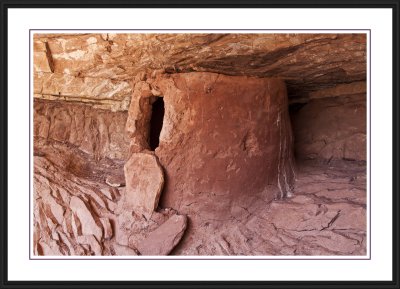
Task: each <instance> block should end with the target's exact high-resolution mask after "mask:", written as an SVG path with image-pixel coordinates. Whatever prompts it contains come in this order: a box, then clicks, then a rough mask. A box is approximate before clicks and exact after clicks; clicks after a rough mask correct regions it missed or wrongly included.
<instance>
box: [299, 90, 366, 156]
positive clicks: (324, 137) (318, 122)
mask: <svg viewBox="0 0 400 289" xmlns="http://www.w3.org/2000/svg"><path fill="white" fill-rule="evenodd" d="M292 119H293V127H294V135H295V148H296V154H297V156H298V157H299V158H303V159H318V158H319V159H321V158H322V159H327V160H330V159H346V160H363V161H365V160H367V143H366V142H367V129H366V126H367V115H366V96H365V94H350V95H342V96H339V97H330V98H324V99H315V100H311V101H310V102H309V103H308V104H306V105H305V106H304V107H302V108H301V109H300V110H299V111H298V112H297V113H295V114H294V115H293V116H292Z"/></svg>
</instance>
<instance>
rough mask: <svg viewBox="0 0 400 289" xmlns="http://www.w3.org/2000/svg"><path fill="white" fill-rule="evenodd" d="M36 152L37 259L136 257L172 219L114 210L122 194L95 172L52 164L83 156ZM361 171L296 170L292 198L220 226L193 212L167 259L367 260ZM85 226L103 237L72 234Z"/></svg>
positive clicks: (109, 168) (57, 149)
mask: <svg viewBox="0 0 400 289" xmlns="http://www.w3.org/2000/svg"><path fill="white" fill-rule="evenodd" d="M36 152H37V154H39V155H37V156H36V157H35V163H34V166H35V167H34V172H35V174H34V188H35V190H34V199H35V201H34V240H33V241H34V251H35V254H38V255H121V256H129V255H138V254H140V253H139V250H137V248H138V247H139V248H140V246H144V245H143V244H145V241H144V240H146V239H147V240H149V239H150V240H152V237H151V235H153V236H154V235H158V233H157V230H164V229H160V228H161V226H162V224H164V223H165V222H166V221H167V220H168V219H170V218H171V217H172V216H174V215H175V214H176V212H174V210H169V209H165V210H164V209H163V210H160V211H159V212H155V213H153V215H152V217H151V219H150V220H145V219H144V218H143V217H141V216H138V215H135V214H133V213H131V212H127V211H126V210H123V209H122V208H121V206H120V205H119V204H118V200H119V199H120V197H119V196H120V194H123V192H124V189H125V188H114V187H110V186H108V185H107V184H105V182H102V181H101V178H99V175H98V174H96V173H93V175H91V174H85V175H76V174H75V171H74V172H70V171H67V170H66V169H65V167H62V166H60V165H59V164H60V163H61V164H62V162H57V163H54V162H52V161H51V160H54V159H58V160H61V161H62V160H63V159H64V158H65V157H64V156H67V157H66V158H68V153H69V154H70V155H80V153H79V152H77V151H76V149H74V148H70V149H68V148H65V145H63V144H58V143H47V144H46V145H44V144H41V145H40V150H38V149H37V150H36ZM84 157H85V159H86V160H87V165H88V166H93V167H96V168H97V170H99V171H102V172H104V174H105V175H111V174H112V172H115V171H116V170H117V168H119V170H121V171H122V164H117V163H114V162H113V163H110V162H109V163H105V162H102V163H96V161H95V160H94V159H93V158H91V157H90V156H89V155H85V156H84ZM365 169H366V168H365V164H363V163H362V162H361V163H360V162H349V161H334V160H332V161H331V163H330V164H327V163H322V162H318V161H313V162H311V161H307V162H304V163H300V164H299V165H298V173H297V180H296V185H295V188H294V197H292V198H289V199H285V200H281V201H274V202H272V203H267V202H264V201H262V200H259V201H258V202H254V203H253V204H252V206H250V207H247V208H246V207H242V208H241V207H238V208H237V210H235V211H233V212H232V214H227V215H225V216H224V218H223V219H215V218H203V219H201V217H202V216H201V215H202V212H201V211H199V212H196V214H198V215H200V216H195V217H194V219H198V220H200V219H201V220H202V221H201V222H200V223H199V226H193V224H192V222H191V221H190V218H189V221H188V228H187V229H186V232H185V234H184V236H183V239H182V240H181V241H180V242H179V243H178V245H177V247H176V248H175V249H173V251H172V252H170V254H173V255H249V256H250V255H266V256H268V255H364V254H365V253H366V190H365V188H366V174H365ZM88 172H90V169H89V170H88ZM107 190H111V193H109V192H108V191H107ZM103 192H105V193H103ZM73 198H79V199H80V200H82V202H83V203H84V205H85V207H84V210H85V211H86V210H88V211H86V212H87V215H86V216H85V218H88V219H85V220H82V221H81V219H80V217H81V218H82V216H79V215H74V213H73V212H72V210H71V207H70V205H69V204H70V200H71V199H73ZM88 220H90V221H91V222H92V224H95V225H94V227H95V228H96V227H97V226H100V228H102V232H104V233H103V236H102V237H100V239H97V238H96V237H95V236H94V235H93V233H92V232H91V231H90V232H88V233H87V234H83V232H82V231H80V232H82V233H76V231H75V229H74V224H76V223H78V224H82V223H83V222H84V221H88ZM107 220H108V221H107ZM108 222H110V224H111V230H112V234H111V232H110V231H109V230H110V226H109V224H108ZM166 226H167V224H166ZM78 227H79V225H78ZM80 227H81V228H82V226H81V225H80ZM167 227H169V225H168V226H167ZM177 231H179V230H177ZM78 232H79V230H78ZM94 232H96V230H94ZM152 232H153V233H152ZM110 235H111V238H109V236H110ZM162 235H163V234H162ZM166 235H169V233H168V234H166ZM164 236H165V235H164ZM172 236H175V235H174V234H172ZM173 239H174V238H171V239H169V240H173ZM153 240H154V239H153ZM166 240H168V238H166ZM160 242H161V244H162V240H161V237H157V238H155V242H154V243H153V242H150V243H148V244H147V245H146V246H148V247H150V248H154V247H156V248H164V247H163V246H162V245H161V246H160V247H157V244H160ZM167 243H168V244H171V243H169V242H167ZM141 244H142V245H141ZM172 244H175V242H172ZM167 247H168V248H170V246H167ZM142 250H143V249H142ZM166 251H168V250H166ZM166 251H163V252H166Z"/></svg>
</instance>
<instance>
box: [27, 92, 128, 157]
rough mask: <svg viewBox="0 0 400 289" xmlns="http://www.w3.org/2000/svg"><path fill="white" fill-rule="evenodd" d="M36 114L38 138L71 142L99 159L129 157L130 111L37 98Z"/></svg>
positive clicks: (35, 121) (35, 134) (36, 136)
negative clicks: (128, 121) (117, 110)
mask: <svg viewBox="0 0 400 289" xmlns="http://www.w3.org/2000/svg"><path fill="white" fill-rule="evenodd" d="M33 114H34V116H33V117H34V130H33V134H34V137H35V139H48V140H54V141H58V142H63V143H68V144H71V145H74V146H76V147H78V148H79V149H80V150H82V151H83V152H86V153H88V154H91V155H93V156H96V157H97V158H103V157H108V158H111V159H125V158H127V156H128V150H129V138H128V137H127V136H126V134H125V131H124V123H125V122H126V118H127V114H126V113H123V112H111V111H109V110H103V109H94V108H93V107H91V106H89V105H85V104H82V103H78V104H73V103H65V102H59V101H45V100H38V99H36V100H35V101H34V112H33Z"/></svg>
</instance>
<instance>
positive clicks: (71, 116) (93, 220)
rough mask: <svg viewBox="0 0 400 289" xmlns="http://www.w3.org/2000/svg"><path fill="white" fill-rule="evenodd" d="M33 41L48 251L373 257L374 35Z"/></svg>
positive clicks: (38, 236)
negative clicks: (370, 106)
mask: <svg viewBox="0 0 400 289" xmlns="http://www.w3.org/2000/svg"><path fill="white" fill-rule="evenodd" d="M33 42H34V43H33V46H34V54H33V58H34V59H33V64H34V65H33V66H34V67H33V70H34V71H33V80H34V81H33V86H34V97H35V101H34V112H33V115H34V124H33V130H34V173H33V186H34V192H33V196H32V200H33V206H34V212H33V225H34V233H33V250H34V254H36V255H86V256H91V255H107V256H113V255H118V256H122V255H123V256H129V255H130V256H136V255H140V254H144V255H154V254H155V255H157V254H159V255H165V254H172V255H267V256H268V255H365V254H366V236H367V234H366V231H367V228H366V223H367V222H366V217H367V216H366V206H367V204H366V167H365V160H366V142H367V132H366V94H367V89H366V88H367V87H366V82H365V80H366V73H365V72H366V36H365V35H364V34H111V33H108V34H35V36H34V41H33ZM161 98H162V100H163V104H164V108H165V109H164V114H163V115H160V114H159V113H160V111H156V110H155V109H154V108H153V104H154V103H157V105H159V104H160V99H161ZM157 100H158V101H157ZM156 101H157V102H156ZM288 107H289V109H288ZM288 110H290V114H291V115H290V116H291V122H290V120H289V113H288ZM161 120H162V124H161V123H160V121H161ZM157 121H158V122H157ZM155 127H159V128H161V127H162V130H161V134H160V136H159V139H157V137H158V135H157V134H158V132H157V131H156V129H155ZM292 129H293V132H292ZM293 138H294V141H293ZM293 142H294V146H293ZM157 143H158V144H159V146H158V147H157V148H156V149H155V151H154V152H153V151H151V149H152V148H154V146H157ZM293 147H294V150H295V153H296V155H297V164H296V170H294V168H295V166H294V158H293ZM309 159H313V160H312V161H310V160H309ZM305 160H307V161H305ZM124 168H125V170H124ZM294 171H296V178H295V175H294ZM282 197H286V198H283V199H282ZM175 221H176V222H175Z"/></svg>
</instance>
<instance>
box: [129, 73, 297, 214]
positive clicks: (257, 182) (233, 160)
mask: <svg viewBox="0 0 400 289" xmlns="http://www.w3.org/2000/svg"><path fill="white" fill-rule="evenodd" d="M153 92H155V93H153ZM154 94H156V95H162V96H163V99H164V103H165V116H164V121H163V128H162V130H161V134H160V145H159V147H158V148H156V150H155V155H156V156H157V157H158V159H159V161H160V164H161V166H162V167H163V169H164V172H165V175H166V179H167V181H166V185H165V188H164V191H163V194H162V199H161V206H163V207H172V208H174V209H176V210H178V211H179V212H181V213H184V214H188V215H189V217H191V214H192V212H193V211H202V212H203V214H204V216H211V217H214V218H221V217H222V216H224V215H225V214H227V213H230V212H231V211H232V210H235V208H236V207H237V206H239V205H242V206H248V205H250V204H251V203H252V202H255V201H256V200H257V199H262V200H264V201H266V202H269V201H271V200H273V199H279V198H283V197H285V196H287V195H290V194H291V189H292V186H293V182H294V163H293V161H294V160H293V153H292V151H293V142H292V132H291V128H290V122H289V114H288V105H287V95H286V88H285V85H284V83H283V82H282V81H281V80H279V79H266V78H263V79H261V78H251V77H250V78H249V77H239V76H237V77H230V76H224V75H220V74H215V73H186V74H177V75H172V76H171V77H161V76H160V77H157V78H156V79H153V80H151V79H148V80H147V82H145V81H139V82H138V83H136V84H135V93H134V94H133V97H132V101H131V105H130V109H129V112H128V113H129V117H128V120H127V131H128V133H129V134H130V135H131V137H132V141H131V145H132V148H131V150H133V151H135V150H136V151H143V150H146V149H148V148H149V144H148V131H149V125H150V124H149V122H150V119H151V103H152V101H154ZM135 155H136V154H133V156H135ZM144 156H146V154H144ZM144 161H145V160H144V159H143V162H144ZM139 162H140V160H138V158H137V157H135V161H133V162H131V161H130V160H129V161H128V163H127V166H129V167H132V166H135V165H134V164H135V163H139ZM131 163H132V164H131ZM138 171H141V170H140V169H138ZM127 172H128V171H126V174H125V176H126V178H127V180H128V179H131V176H130V175H128V174H127ZM135 178H136V179H139V178H145V179H146V177H145V176H141V177H139V176H135ZM157 179H158V178H157ZM154 181H155V183H156V184H158V181H157V180H154ZM146 182H147V183H148V181H147V180H146ZM148 186H149V185H148ZM141 191H142V192H143V193H144V192H145V191H146V189H145V188H144V187H142V188H141ZM127 194H134V195H137V194H138V193H137V192H136V193H133V192H131V189H128V188H127ZM146 195H149V194H147V193H146ZM150 195H152V193H150ZM127 199H131V200H133V199H134V198H133V197H130V198H127ZM134 202H137V201H134ZM153 203H154V201H151V202H150V203H149V207H152V206H153ZM131 208H132V209H134V208H135V206H134V205H133V204H131ZM192 221H194V220H192Z"/></svg>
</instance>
